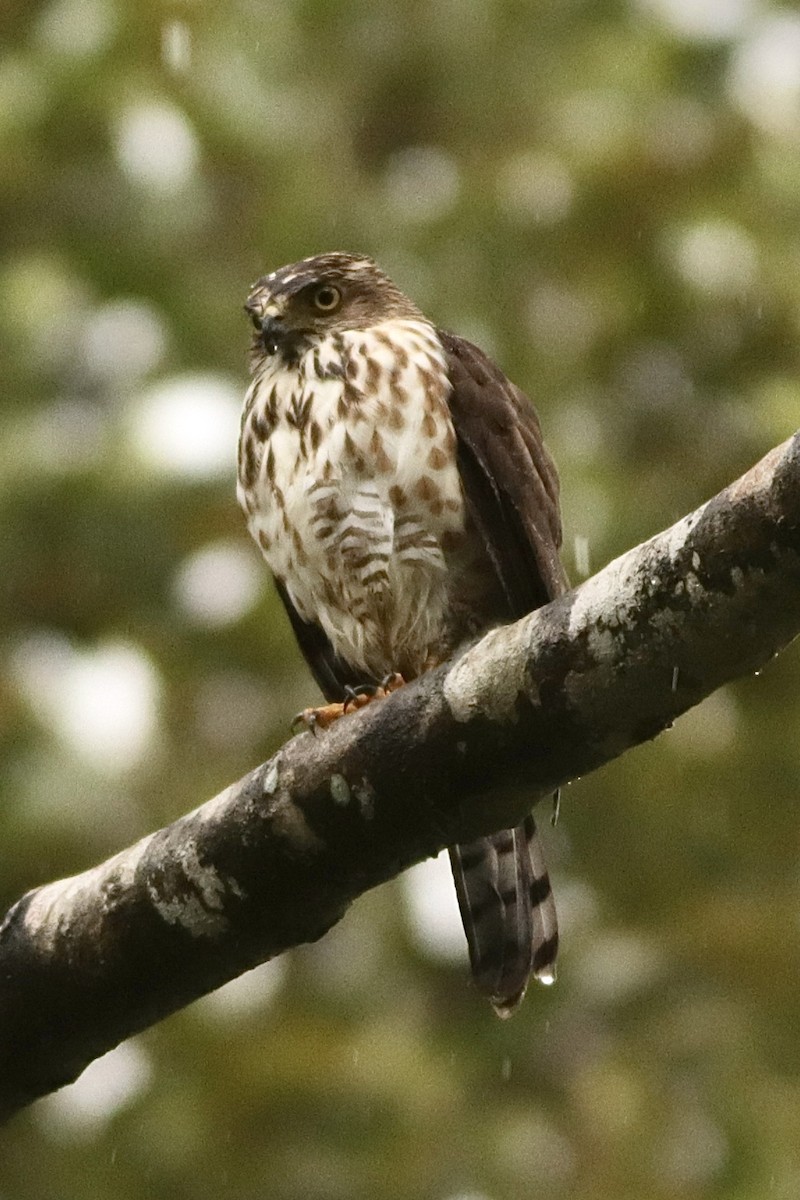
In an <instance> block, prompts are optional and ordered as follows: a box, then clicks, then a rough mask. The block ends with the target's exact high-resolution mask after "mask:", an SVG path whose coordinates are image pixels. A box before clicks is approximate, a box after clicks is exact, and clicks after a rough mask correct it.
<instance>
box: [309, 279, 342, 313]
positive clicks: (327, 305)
mask: <svg viewBox="0 0 800 1200" xmlns="http://www.w3.org/2000/svg"><path fill="white" fill-rule="evenodd" d="M341 299H342V293H341V292H340V291H339V289H338V288H337V287H334V286H333V284H330V283H323V284H322V286H321V287H318V288H317V290H316V291H315V292H314V307H315V308H318V309H319V311H320V312H324V313H329V312H333V311H334V310H335V309H337V308H338V307H339V304H340V303H341Z"/></svg>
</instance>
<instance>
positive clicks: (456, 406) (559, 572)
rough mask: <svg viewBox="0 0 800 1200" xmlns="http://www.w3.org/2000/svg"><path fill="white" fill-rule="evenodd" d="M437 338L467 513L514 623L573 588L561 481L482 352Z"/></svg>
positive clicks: (515, 392)
mask: <svg viewBox="0 0 800 1200" xmlns="http://www.w3.org/2000/svg"><path fill="white" fill-rule="evenodd" d="M439 337H440V338H441V341H442V345H443V346H444V349H445V353H446V356H447V365H448V371H449V375H450V382H451V384H452V388H453V390H452V393H451V395H450V411H451V414H452V417H453V424H454V426H455V431H456V437H457V440H458V463H459V470H460V473H461V479H462V483H463V485H464V494H465V497H466V502H467V507H468V510H469V513H470V516H471V518H472V521H473V523H474V525H475V527H476V529H477V530H478V533H479V534H480V536H481V538H482V540H483V543H484V545H485V547H486V550H487V553H488V555H489V558H490V559H491V561H492V564H493V566H494V569H495V571H496V573H497V577H498V579H499V581H500V583H501V585H502V588H503V591H504V593H505V596H506V599H507V601H508V616H509V619H513V618H517V617H522V616H524V615H525V613H528V612H531V611H532V610H533V609H534V608H539V607H540V606H541V605H542V604H546V603H547V601H548V600H552V599H553V598H554V597H556V596H558V595H560V594H561V592H563V591H565V589H566V587H567V578H566V575H565V573H564V568H563V567H562V565H561V562H560V560H559V557H558V551H559V547H560V545H561V516H560V512H559V507H558V474H557V472H556V468H555V465H554V463H553V460H552V459H551V457H550V455H549V453H548V452H547V450H546V448H545V445H544V442H543V440H542V432H541V428H540V426H539V420H538V418H537V416H536V412H535V410H534V407H533V405H532V404H531V402H530V400H528V399H527V397H526V396H525V395H524V394H523V393H522V392H521V391H520V390H519V388H517V387H515V385H514V384H513V383H511V382H510V380H508V379H507V378H506V377H505V375H504V374H503V372H502V371H501V370H500V369H499V367H497V366H496V365H495V364H494V363H493V362H492V361H491V359H489V358H487V357H486V355H485V354H484V353H483V351H482V350H479V349H478V347H477V346H473V345H472V343H471V342H467V341H465V340H464V339H463V338H459V337H456V336H455V335H454V334H452V333H442V332H440V333H439Z"/></svg>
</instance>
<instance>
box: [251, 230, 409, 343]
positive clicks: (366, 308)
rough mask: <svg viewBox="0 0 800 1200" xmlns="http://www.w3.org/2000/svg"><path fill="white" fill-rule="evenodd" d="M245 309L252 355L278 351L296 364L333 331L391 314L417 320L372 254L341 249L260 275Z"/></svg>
mask: <svg viewBox="0 0 800 1200" xmlns="http://www.w3.org/2000/svg"><path fill="white" fill-rule="evenodd" d="M244 307H245V312H247V313H248V314H249V316H250V319H251V321H252V322H253V325H254V327H255V331H256V332H255V338H254V340H253V350H254V352H255V355H256V356H257V357H258V358H260V357H261V356H263V355H265V354H267V355H273V354H280V355H281V357H283V358H284V359H285V360H286V361H287V362H296V361H297V359H298V357H299V355H300V354H302V353H303V351H304V350H306V349H307V348H308V347H309V346H311V345H313V344H314V343H316V342H319V341H322V340H323V339H324V338H326V337H328V336H330V335H331V334H334V333H341V332H343V331H344V330H349V329H369V328H371V327H372V326H374V325H379V324H381V323H382V322H384V321H388V320H391V319H393V318H406V319H412V320H420V319H421V318H422V314H421V313H420V311H419V309H418V308H417V307H416V305H415V304H413V303H412V301H411V300H409V299H408V297H407V296H405V295H404V294H403V293H402V292H401V291H400V289H399V288H398V287H397V286H396V285H395V284H394V283H392V281H391V279H389V277H388V276H387V275H384V273H383V271H381V269H380V268H379V267H378V266H377V265H376V264H375V263H374V262H373V261H372V259H371V258H365V257H364V256H363V255H356V254H344V253H343V252H341V251H334V252H333V253H330V254H318V255H316V256H315V257H313V258H305V259H303V260H302V261H301V262H297V263H291V264H289V265H288V266H285V267H280V268H279V269H278V270H277V271H273V272H272V273H271V274H270V275H265V276H263V278H261V279H259V280H258V282H257V283H255V284H254V285H253V288H252V289H251V292H250V295H249V297H248V299H247V303H246V304H245V306H244Z"/></svg>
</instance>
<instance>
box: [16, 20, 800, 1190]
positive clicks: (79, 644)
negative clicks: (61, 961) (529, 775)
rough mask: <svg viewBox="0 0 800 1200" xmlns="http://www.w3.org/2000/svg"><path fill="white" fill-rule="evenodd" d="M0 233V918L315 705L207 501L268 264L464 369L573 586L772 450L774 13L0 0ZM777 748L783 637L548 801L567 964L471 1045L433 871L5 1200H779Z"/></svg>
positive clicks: (797, 1113)
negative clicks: (487, 356)
mask: <svg viewBox="0 0 800 1200" xmlns="http://www.w3.org/2000/svg"><path fill="white" fill-rule="evenodd" d="M0 242H1V243H2V251H3V252H2V264H0V296H1V297H2V301H1V303H0V345H1V346H2V350H0V354H1V355H2V362H3V367H2V373H1V374H0V379H1V380H2V383H1V384H0V400H1V402H2V429H1V430H0V530H2V534H1V539H0V553H1V554H2V561H1V562H0V611H1V613H2V637H1V639H0V663H1V664H2V677H1V679H0V773H1V775H0V777H1V778H2V793H1V794H2V802H1V806H0V892H2V899H3V901H4V902H5V903H11V902H12V901H13V900H14V899H15V898H16V897H17V896H18V895H19V894H20V893H21V892H23V891H24V890H25V889H27V888H29V887H32V886H34V885H35V884H38V883H40V882H42V881H45V880H47V879H49V878H55V877H58V876H62V875H65V874H69V873H72V872H74V871H78V870H81V869H83V868H85V867H88V866H90V865H91V864H92V863H94V862H96V861H98V860H100V859H102V858H104V857H106V856H108V855H109V854H111V853H113V852H114V851H115V850H117V849H118V848H120V847H121V846H123V845H125V844H127V843H129V842H131V841H132V840H133V839H135V838H136V837H138V836H140V835H141V834H143V833H145V832H147V831H149V830H151V829H153V828H155V827H157V826H159V825H161V824H164V823H167V822H169V821H170V820H172V819H173V818H175V817H176V816H178V815H179V814H180V813H182V812H184V811H185V810H187V809H189V808H190V807H193V806H194V805H196V804H197V803H199V802H200V801H202V800H203V799H205V798H207V797H210V796H211V795H213V794H214V793H215V792H217V791H218V790H219V789H221V788H222V787H223V786H225V785H226V784H227V783H229V782H230V781H232V780H233V779H236V778H238V777H239V776H241V775H242V774H244V773H245V772H246V771H247V770H248V769H249V768H250V767H252V766H253V765H255V764H256V763H257V762H260V761H262V760H263V759H264V758H265V757H266V756H267V755H268V754H270V753H271V752H272V751H274V750H275V749H276V747H277V746H278V745H279V744H280V743H281V742H282V741H283V740H284V739H285V737H286V736H287V731H288V726H289V722H290V719H291V717H292V715H293V714H294V712H295V711H296V710H297V709H298V708H300V707H301V706H302V705H304V704H306V703H308V702H310V701H312V700H313V699H314V697H315V695H316V693H315V690H314V687H313V685H312V683H311V681H310V678H309V676H308V674H307V672H306V670H305V668H304V666H303V665H302V663H301V661H300V659H299V656H298V654H297V652H296V650H295V648H294V646H293V644H292V641H291V638H290V636H289V632H288V628H287V624H286V621H285V619H284V617H283V615H282V613H281V612H280V611H279V605H278V603H277V602H276V599H275V597H274V596H273V594H272V592H271V590H270V587H269V584H268V581H267V579H266V573H265V571H264V570H263V569H262V565H261V563H260V560H259V558H258V555H257V553H256V551H255V550H254V549H253V548H252V547H251V545H250V544H249V541H248V539H247V536H246V534H245V531H244V527H243V522H242V519H241V516H240V514H239V512H238V510H237V506H236V503H235V499H234V456H235V441H236V427H237V419H238V411H239V407H240V402H241V396H242V393H243V390H244V387H245V383H246V365H245V363H246V350H247V345H248V341H249V333H248V325H247V322H246V320H245V319H244V315H243V313H242V311H241V305H242V303H243V301H244V298H245V295H246V292H247V288H248V285H249V284H250V283H251V282H252V281H253V280H254V279H255V278H256V277H257V276H258V275H260V274H261V273H263V272H264V271H266V270H269V269H272V268H274V267H276V266H278V265H280V264H282V263H284V262H289V261H292V260H294V259H297V258H299V257H302V256H305V255H307V254H311V253H315V252H318V251H323V250H329V249H352V250H357V251H363V252H367V253H370V254H372V255H374V256H375V257H376V258H377V259H378V260H379V261H380V262H381V263H382V265H383V266H384V267H385V268H386V269H387V270H388V271H389V272H390V273H391V274H393V275H394V276H395V277H396V279H397V280H398V282H399V283H400V284H401V285H402V286H403V287H404V288H405V289H406V290H407V291H408V292H410V294H411V295H413V296H414V297H415V298H416V299H417V301H418V302H419V303H420V304H421V305H422V307H424V308H425V310H426V311H427V312H428V313H430V314H431V315H432V316H434V317H435V318H436V319H437V320H438V321H439V323H441V324H442V325H444V326H447V327H450V328H453V329H455V330H458V331H459V332H461V333H463V334H466V335H467V336H471V337H472V338H473V339H475V340H477V341H479V342H480V343H481V344H482V345H483V346H484V347H485V348H486V349H487V350H489V351H490V352H491V353H492V354H494V355H495V356H496V357H497V359H498V360H499V361H500V362H501V363H502V364H503V366H504V367H505V368H506V370H507V371H508V372H509V373H510V374H511V375H512V377H513V378H514V379H515V380H517V381H518V382H519V383H520V384H521V385H523V386H524V387H525V388H526V389H527V390H528V391H529V392H530V394H531V395H532V396H533V397H534V399H535V401H536V403H537V405H538V407H539V409H540V412H541V415H542V419H543V422H544V426H545V429H546V432H547V435H548V440H549V443H550V446H551V448H552V450H553V452H554V454H555V456H556V458H557V460H558V462H559V464H560V468H561V474H562V484H563V494H564V511H565V526H566V537H565V559H566V561H567V564H568V567H569V569H570V572H571V573H572V575H573V578H576V579H579V578H580V577H581V575H582V574H585V573H586V572H587V571H592V570H594V569H597V568H598V567H599V566H601V565H603V564H604V563H605V562H606V561H607V560H608V559H609V558H611V557H613V556H614V555H616V554H617V553H620V552H621V551H623V550H625V549H626V548H628V547H629V546H631V545H633V544H634V543H635V542H637V541H639V540H642V539H643V538H645V537H647V536H649V535H650V534H652V533H654V532H656V531H657V530H658V529H660V528H662V527H664V526H665V525H668V524H669V523H671V522H672V521H673V520H675V519H676V518H677V517H679V516H681V515H682V514H683V513H684V512H686V511H688V510H689V509H691V508H692V507H694V506H696V505H697V504H699V503H700V502H701V501H702V500H704V499H705V498H707V497H708V496H710V495H711V494H713V493H714V492H715V491H716V490H718V489H719V488H720V487H721V486H723V485H724V484H725V483H726V482H728V481H729V480H731V479H733V478H735V477H736V476H737V475H738V474H740V473H741V472H742V471H744V470H745V469H746V468H747V467H749V466H750V465H751V464H752V463H753V462H754V461H755V460H756V459H757V458H758V457H760V456H761V455H762V454H763V453H765V452H766V451H767V450H768V449H769V448H770V447H771V446H772V445H773V444H775V443H777V442H779V441H781V440H783V439H784V438H785V437H787V436H788V435H789V434H790V433H791V432H792V431H793V430H794V428H795V427H796V426H797V425H798V424H799V423H800V422H798V415H800V383H798V350H797V347H798V338H799V336H800V16H798V13H797V10H796V8H793V7H789V6H787V7H785V8H781V7H780V5H778V4H770V3H767V2H766V0H702V2H700V0H561V2H558V0H530V2H528V3H524V2H522V0H396V2H395V3H393V4H391V5H388V4H387V5H380V4H370V3H366V2H365V0H340V2H336V3H333V2H330V0H225V2H223V0H219V2H215V0H170V2H167V0H138V2H137V3H136V4H128V3H124V0H50V2H48V3H40V2H38V0H4V3H3V5H2V7H0ZM799 717H800V662H799V661H798V655H797V651H796V650H790V651H788V652H787V653H785V654H784V655H783V656H782V657H780V658H779V659H778V660H777V661H775V662H774V663H773V664H771V665H770V667H769V668H768V669H767V670H765V671H764V672H763V674H762V675H761V677H760V678H750V679H747V680H744V681H741V682H739V683H737V684H736V685H735V686H732V687H727V688H725V689H723V690H722V691H721V692H718V693H717V694H716V695H714V696H713V697H712V698H711V699H710V700H708V701H707V702H706V703H705V704H703V705H701V706H700V708H698V709H697V710H695V711H694V712H692V713H690V714H689V715H687V716H686V717H684V718H683V719H682V720H680V721H679V722H677V724H676V725H675V727H674V728H673V730H672V731H671V732H670V733H668V734H667V735H665V736H663V737H662V738H661V739H660V740H659V741H658V742H657V743H656V744H653V745H651V746H648V747H645V748H643V749H640V750H638V751H636V752H634V753H631V754H629V755H627V756H626V757H625V758H624V759H623V760H622V761H620V762H617V763H615V764H613V765H612V766H611V767H609V768H608V769H606V770H604V771H602V772H601V773H599V774H598V775H597V776H595V777H592V778H589V779H586V780H583V781H581V782H579V783H576V784H574V785H572V786H571V787H570V788H569V789H567V790H566V791H565V795H564V800H563V806H562V817H561V822H560V824H559V826H558V827H557V828H556V829H555V830H552V831H549V832H548V844H549V850H550V857H551V860H552V863H553V876H554V880H555V884H556V887H557V894H558V898H559V901H560V909H561V917H562V928H563V952H562V956H561V967H560V979H559V982H558V984H557V986H556V987H554V988H552V989H550V990H545V989H536V990H534V991H533V992H532V993H531V994H530V995H529V997H528V999H527V1001H526V1003H525V1005H524V1008H523V1009H522V1011H521V1012H520V1013H519V1015H517V1016H516V1017H515V1018H514V1019H513V1020H512V1021H510V1022H505V1023H501V1022H499V1021H497V1020H496V1019H495V1018H494V1016H493V1015H492V1014H491V1012H490V1011H489V1010H488V1008H487V1006H486V1005H484V1004H483V1003H482V1002H481V1001H480V999H479V998H478V997H477V996H476V994H475V992H474V991H473V990H472V988H471V986H470V984H469V981H468V975H467V970H466V966H465V952H464V948H463V944H462V939H461V934H460V931H459V928H458V925H457V917H456V915H455V904H454V900H453V897H452V892H451V888H450V884H449V881H448V878H447V870H446V867H444V866H443V865H442V864H441V863H431V864H426V865H424V866H422V867H420V868H417V869H416V870H414V871H412V872H410V873H409V874H408V875H407V876H406V877H405V878H404V879H401V880H399V881H396V882H395V883H394V884H392V885H390V886H387V887H384V888H382V889H380V890H378V891H376V892H374V893H372V894H370V895H368V896H366V897H364V898H362V899H361V900H360V901H359V902H358V903H357V904H356V905H355V906H354V907H353V909H352V910H351V912H350V913H349V914H348V916H347V917H346V919H345V920H344V921H343V922H342V923H341V925H340V926H339V927H338V928H336V929H335V930H334V931H332V933H331V934H330V935H329V936H328V937H327V938H325V939H324V940H323V941H322V942H321V943H319V944H318V945H315V946H313V947H306V948H302V949H300V950H298V951H297V952H294V953H292V954H289V955H287V956H285V957H284V958H282V959H280V960H278V961H276V962H275V963H272V964H268V965H267V966H266V967H264V968H261V969H259V970H257V971H255V972H252V973H251V974H250V975H248V976H246V977H244V978H243V979H242V980H240V981H237V982H236V983H234V984H232V985H229V986H228V987H227V988H225V989H222V990H221V991H220V992H218V993H216V994H215V995H214V996H211V997H209V998H207V999H205V1000H203V1001H201V1002H199V1003H197V1004H195V1005H193V1006H192V1007H191V1008H189V1009H187V1010H186V1011H185V1012H182V1013H180V1014H178V1015H177V1016H175V1017H174V1018H172V1019H170V1020H168V1021H165V1022H163V1023H162V1024H161V1025H159V1026H158V1027H156V1028H154V1029H152V1030H150V1031H149V1032H147V1033H146V1034H144V1035H142V1036H141V1037H138V1038H136V1039H135V1040H133V1041H132V1042H129V1043H126V1044H125V1045H123V1046H122V1047H120V1048H119V1049H118V1050H117V1051H116V1052H113V1053H112V1054H111V1055H109V1056H107V1057H106V1058H105V1059H103V1060H101V1061H99V1062H98V1063H97V1064H95V1065H94V1066H93V1067H92V1068H90V1069H89V1070H88V1071H87V1072H86V1073H85V1075H84V1076H83V1077H82V1079H81V1080H80V1081H79V1082H78V1083H77V1084H76V1085H74V1086H73V1087H71V1088H68V1089H66V1090H64V1091H63V1092H62V1093H60V1094H58V1095H56V1096H54V1097H52V1098H50V1099H48V1100H45V1101H43V1102H40V1103H39V1104H37V1105H36V1106H34V1107H33V1108H31V1109H30V1110H29V1111H28V1112H26V1113H25V1114H23V1115H21V1116H19V1117H18V1118H16V1119H15V1121H14V1122H12V1123H11V1125H9V1126H8V1127H7V1128H6V1129H5V1130H4V1131H3V1132H2V1133H0V1198H2V1200H51V1198H52V1200H110V1198H112V1197H113V1198H114V1200H119V1198H120V1197H123V1198H126V1200H145V1198H147V1200H160V1198H162V1197H164V1198H165V1200H173V1198H179V1200H211V1198H213V1200H224V1198H227V1197H230V1198H234V1200H256V1198H272V1197H275V1198H277V1200H283V1198H284V1197H285V1198H287V1200H350V1198H361V1197H364V1198H367V1197H370V1198H371V1197H387V1198H389V1200H393V1198H395V1197H396V1198H401V1197H421V1198H425V1200H516V1198H526V1197H530V1196H540V1197H552V1198H556V1200H557V1198H561V1197H564V1198H567V1197H569V1198H578V1200H583V1198H586V1200H590V1198H591V1200H604V1198H609V1200H611V1198H613V1200H628V1198H630V1200H641V1197H645V1196H646V1197H648V1198H649V1200H659V1198H662V1197H663V1198H664V1200H675V1198H679V1200H684V1198H685V1200H690V1198H691V1200H694V1198H700V1197H704V1198H705V1197H709V1198H710V1197H725V1198H731V1200H764V1197H770V1198H774V1200H783V1198H786V1200H790V1198H791V1200H795V1198H796V1197H797V1196H798V1195H800V952H799V950H798V948H799V947H800V853H799V851H800V846H799V845H798V804H797V801H798V789H799V788H800V778H799V776H800V739H798V718H799ZM542 823H543V824H545V825H546V818H543V822H542ZM4 906H5V905H4Z"/></svg>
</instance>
